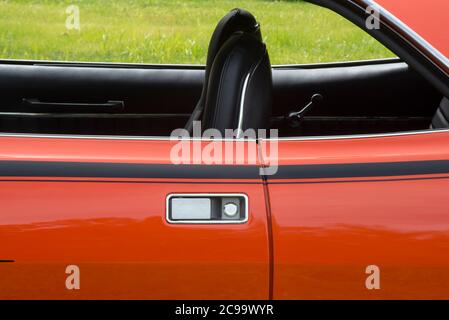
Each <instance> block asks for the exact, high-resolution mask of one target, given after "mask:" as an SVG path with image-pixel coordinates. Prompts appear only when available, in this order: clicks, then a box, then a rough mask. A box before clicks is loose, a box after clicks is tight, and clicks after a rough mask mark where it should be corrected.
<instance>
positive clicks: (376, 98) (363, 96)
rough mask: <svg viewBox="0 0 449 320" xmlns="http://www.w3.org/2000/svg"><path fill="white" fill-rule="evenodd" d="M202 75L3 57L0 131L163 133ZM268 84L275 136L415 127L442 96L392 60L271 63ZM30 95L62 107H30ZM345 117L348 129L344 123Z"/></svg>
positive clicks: (177, 123)
mask: <svg viewBox="0 0 449 320" xmlns="http://www.w3.org/2000/svg"><path fill="white" fill-rule="evenodd" d="M203 74H204V70H203V69H202V68H201V67H196V66H149V65H145V66H141V65H126V64H125V65H120V64H89V63H85V64H83V63H73V64H72V63H54V64H52V63H46V64H42V63H36V64H32V63H31V62H23V63H22V62H11V61H8V62H4V63H2V64H0V92H1V99H0V131H3V132H32V133H75V134H120V135H168V134H170V132H171V130H173V129H174V128H178V127H182V126H183V125H184V123H185V122H186V121H187V118H188V116H189V114H190V113H191V112H192V110H193V109H194V107H195V105H196V102H197V100H198V98H199V96H200V93H201V88H202V81H203ZM273 87H274V101H273V104H274V106H273V113H274V114H273V119H272V120H273V123H274V125H273V126H274V127H278V128H279V129H281V135H297V134H314V133H316V132H317V133H318V134H326V132H320V131H323V130H322V129H320V130H317V129H316V128H317V125H318V126H319V127H320V128H322V127H323V125H327V126H328V127H329V128H331V127H336V128H337V129H336V132H335V133H342V132H339V131H341V130H343V131H345V130H346V131H350V130H355V127H354V124H355V123H358V125H357V126H359V127H360V126H361V129H360V130H361V131H369V132H374V131H378V129H379V126H377V122H374V123H371V127H373V128H371V129H370V128H369V126H368V122H366V120H367V119H368V118H369V119H370V121H371V122H372V121H373V119H374V121H382V122H383V123H384V124H386V123H389V124H390V125H391V126H392V128H393V129H394V128H396V127H397V128H399V127H400V125H399V124H400V122H401V121H399V120H402V122H403V123H405V125H404V126H402V127H401V129H407V126H410V125H411V123H412V122H413V119H415V120H416V121H417V122H416V121H415V122H416V124H415V126H423V125H424V123H426V121H428V119H430V118H431V117H432V115H433V113H434V111H435V109H436V107H437V106H438V101H439V100H440V99H441V96H440V95H439V93H438V92H436V91H435V90H434V89H433V88H432V87H431V86H430V85H428V84H427V82H426V81H425V80H423V79H422V78H421V77H420V76H419V75H418V74H416V73H415V72H414V71H412V70H410V69H409V68H408V66H407V65H406V64H405V63H402V62H398V61H384V62H376V61H373V62H362V63H347V64H345V63H340V64H328V65H308V66H297V67H295V66H290V67H274V69H273ZM314 93H320V94H322V95H323V96H324V100H323V102H322V103H321V104H320V105H319V106H316V107H314V108H313V109H312V110H311V111H310V113H308V115H307V119H306V120H305V123H304V125H303V126H302V127H301V128H299V129H295V128H288V126H287V125H286V124H285V123H284V120H283V119H284V118H283V117H284V116H285V115H286V114H288V112H290V111H293V110H299V109H300V108H302V107H303V106H304V105H305V104H306V103H307V102H308V101H309V99H310V97H311V96H312V95H313V94H314ZM29 101H38V102H39V103H42V104H43V105H47V106H48V105H57V106H58V107H59V108H62V109H63V110H62V111H61V112H58V111H48V110H38V109H36V110H30V105H29ZM114 101H115V102H121V103H123V109H120V110H119V111H110V112H109V111H108V110H105V111H104V112H100V111H99V108H98V106H103V107H104V106H105V105H108V104H110V103H111V102H114ZM80 105H82V106H83V108H81V109H82V110H83V111H82V112H76V109H75V111H73V110H72V111H73V112H67V110H69V109H67V108H70V106H72V107H73V106H80ZM89 105H92V108H91V109H89V108H88V106H89ZM64 108H66V109H64ZM89 110H91V111H89ZM399 118H400V119H399ZM376 119H377V120H376ZM379 119H381V120H379ZM382 119H383V120H382ZM391 119H399V120H398V121H396V122H395V121H393V122H392V121H391ZM348 121H349V123H351V125H352V127H351V126H350V127H347V126H346V125H345V123H347V122H348ZM360 121H361V122H360ZM429 123H430V120H429ZM307 128H310V129H307ZM351 128H352V129H351ZM360 130H359V131H360ZM328 131H329V130H328ZM334 131H335V130H334ZM356 131H357V130H356ZM393 131H394V130H393ZM328 133H334V132H333V131H332V130H330V131H329V132H328ZM343 133H347V134H350V133H351V132H343ZM354 133H358V132H354Z"/></svg>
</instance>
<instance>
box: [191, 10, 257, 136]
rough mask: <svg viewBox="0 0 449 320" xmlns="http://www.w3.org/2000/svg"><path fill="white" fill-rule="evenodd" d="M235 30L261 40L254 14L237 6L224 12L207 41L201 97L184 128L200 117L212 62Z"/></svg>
mask: <svg viewBox="0 0 449 320" xmlns="http://www.w3.org/2000/svg"><path fill="white" fill-rule="evenodd" d="M237 32H241V33H250V34H253V35H254V36H255V37H256V38H257V39H259V40H260V41H262V37H261V34H260V29H259V24H258V23H257V21H256V18H254V16H253V15H252V14H251V13H249V12H248V11H246V10H243V9H239V8H236V9H233V10H231V11H230V12H229V13H228V14H226V15H225V16H224V17H223V18H222V19H221V20H220V22H218V24H217V26H216V27H215V30H214V32H213V34H212V37H211V40H210V42H209V48H208V51H207V61H206V69H205V74H204V83H203V90H202V93H201V97H200V99H199V101H198V103H197V105H196V107H195V109H194V111H193V113H192V115H191V117H190V119H189V120H188V122H187V124H186V126H185V128H186V129H187V130H189V131H192V124H193V121H195V120H199V119H200V118H201V114H202V111H203V109H204V103H205V99H206V92H207V86H208V82H209V74H210V70H211V68H212V63H213V61H214V59H215V57H216V55H217V53H218V51H219V50H220V49H221V47H222V46H223V44H224V43H225V42H226V41H227V40H228V39H229V38H230V37H231V36H232V35H233V34H235V33H237Z"/></svg>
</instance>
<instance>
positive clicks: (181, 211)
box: [166, 193, 248, 224]
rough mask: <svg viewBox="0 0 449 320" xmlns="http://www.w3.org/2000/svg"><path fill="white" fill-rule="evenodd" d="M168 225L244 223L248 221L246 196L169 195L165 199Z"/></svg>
mask: <svg viewBox="0 0 449 320" xmlns="http://www.w3.org/2000/svg"><path fill="white" fill-rule="evenodd" d="M166 219H167V221H168V222H169V223H206V224H207V223H209V224H214V223H217V224H226V223H245V222H247V221H248V196H247V195H246V194H215V193H191V194H182V193H179V194H169V195H168V196H167V199H166Z"/></svg>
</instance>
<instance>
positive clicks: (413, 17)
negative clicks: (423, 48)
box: [375, 0, 449, 59]
mask: <svg viewBox="0 0 449 320" xmlns="http://www.w3.org/2000/svg"><path fill="white" fill-rule="evenodd" d="M375 2H376V3H377V4H379V5H380V6H382V7H383V8H385V9H386V10H388V11H389V12H391V13H392V14H393V15H394V16H396V17H397V18H399V19H400V20H401V21H402V22H403V23H404V24H406V25H407V26H408V27H409V28H410V29H412V30H413V31H415V32H416V33H417V34H419V35H420V36H421V37H422V38H423V39H425V40H426V41H427V42H428V43H430V44H431V45H432V46H433V47H435V49H437V50H438V51H440V52H441V53H442V54H443V55H445V56H446V58H448V59H449V41H448V34H447V30H449V19H447V14H448V12H449V1H447V0H428V1H421V0H375Z"/></svg>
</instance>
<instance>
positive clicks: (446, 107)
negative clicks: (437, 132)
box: [431, 98, 449, 129]
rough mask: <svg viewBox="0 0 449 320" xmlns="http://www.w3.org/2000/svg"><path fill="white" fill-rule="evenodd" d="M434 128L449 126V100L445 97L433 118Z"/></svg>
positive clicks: (432, 126)
mask: <svg viewBox="0 0 449 320" xmlns="http://www.w3.org/2000/svg"><path fill="white" fill-rule="evenodd" d="M431 128H432V129H444V128H449V100H448V99H447V98H444V99H443V100H442V101H441V103H440V106H439V108H438V109H437V112H436V113H435V115H434V116H433V119H432V125H431Z"/></svg>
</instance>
